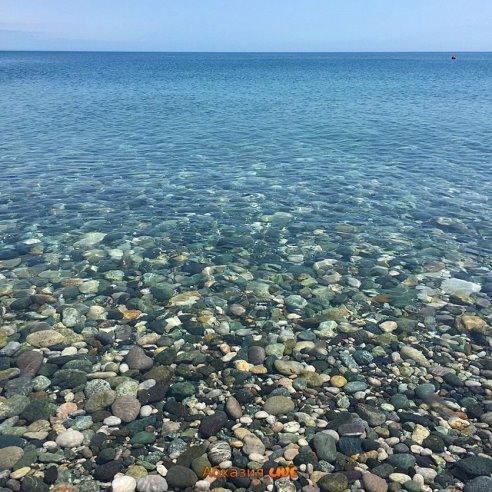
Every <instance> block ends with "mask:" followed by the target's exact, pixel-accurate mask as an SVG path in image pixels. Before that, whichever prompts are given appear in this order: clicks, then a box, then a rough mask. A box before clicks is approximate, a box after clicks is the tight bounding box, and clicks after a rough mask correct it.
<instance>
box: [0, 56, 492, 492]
mask: <svg viewBox="0 0 492 492" xmlns="http://www.w3.org/2000/svg"><path fill="white" fill-rule="evenodd" d="M105 56H106V57H107V58H105ZM125 56H126V58H125ZM159 56H161V57H159ZM166 56H167V58H166ZM166 56H165V55H150V54H149V55H146V56H144V55H141V56H140V57H139V56H137V55H131V54H127V55H124V54H119V55H118V54H114V55H101V54H99V55H97V54H72V55H63V54H59V55H53V54H51V55H42V54H31V55H29V54H24V55H20V54H17V55H14V54H0V63H3V65H2V66H4V67H6V70H5V71H4V72H3V74H2V75H0V87H1V88H3V91H2V93H3V95H2V96H0V107H1V108H3V110H4V111H3V113H4V115H5V117H4V118H3V122H2V123H0V130H2V127H3V125H4V124H5V123H6V125H5V127H4V128H3V130H4V131H0V134H1V135H3V136H2V137H0V163H1V167H2V169H1V170H0V317H1V318H0V321H1V324H0V491H2V492H3V491H5V492H7V491H21V492H24V491H25V492H31V491H35V492H37V491H39V492H44V491H53V492H97V491H108V492H110V491H113V492H133V491H137V492H165V491H188V492H206V491H215V492H226V491H239V492H247V491H253V492H265V491H272V492H275V491H278V492H296V491H302V492H346V491H350V492H359V491H360V492H362V491H367V492H398V491H408V492H432V491H437V490H446V491H450V492H453V491H462V490H463V491H464V492H487V491H490V490H492V478H491V477H492V458H491V447H492V382H491V381H492V356H491V350H490V348H491V335H492V328H491V324H492V321H491V320H492V307H491V296H492V263H491V261H490V260H491V252H492V241H491V235H492V227H491V222H490V219H491V217H492V207H491V204H490V187H489V185H490V183H491V178H492V176H491V173H490V170H491V165H492V162H491V161H490V156H491V155H492V154H491V148H490V143H488V144H487V143H486V140H487V139H486V138H485V137H484V135H485V134H486V133H487V131H488V132H490V130H491V127H490V121H488V120H487V118H486V113H487V108H488V109H490V108H491V107H492V100H491V97H490V93H488V95H485V94H484V92H482V91H486V87H487V84H490V81H491V80H492V71H491V61H490V57H489V58H488V59H486V60H485V61H483V60H481V59H479V60H474V59H471V60H470V61H468V63H469V65H466V60H465V61H464V62H463V65H462V66H463V67H464V68H453V70H463V72H457V73H453V74H451V75H449V73H448V71H449V70H450V69H449V68H448V67H447V65H446V66H444V63H445V62H441V61H440V60H437V61H436V60H434V59H433V58H430V59H426V58H424V59H423V60H420V59H419V60H418V61H415V60H413V59H404V60H403V61H402V60H400V59H398V60H393V59H391V58H388V59H386V58H385V59H383V61H379V62H377V63H376V62H374V60H372V59H370V57H369V59H363V60H362V61H360V60H358V61H357V60H353V59H348V60H345V59H338V58H336V57H335V58H334V59H333V58H330V57H329V56H328V55H326V56H327V57H328V58H323V57H321V59H320V58H314V55H313V58H310V57H309V56H307V55H306V56H307V58H306V57H304V58H303V57H302V56H301V55H299V58H295V57H294V58H292V57H289V56H288V55H285V56H284V58H282V57H281V56H280V55H278V57H275V56H274V55H263V56H261V55H257V58H255V55H250V58H248V57H247V56H246V55H243V56H244V57H246V58H241V56H240V55H237V56H236V57H233V56H232V55H230V56H231V57H230V58H227V56H226V55H203V56H202V57H200V56H199V55H195V58H191V59H190V58H187V55H182V56H179V55H173V56H171V55H166ZM190 56H191V55H190ZM221 56H222V57H224V58H221ZM269 56H270V58H269ZM333 56H335V55H333ZM408 56H410V55H408ZM429 56H430V55H429ZM9 57H10V58H9ZM57 57H58V58H57ZM238 57H239V58H238ZM272 57H273V58H272ZM279 57H280V58H279ZM354 63H355V64H356V65H357V66H359V67H362V68H358V69H356V70H360V71H361V73H359V76H364V77H367V79H368V81H367V87H368V88H367V91H368V92H367V93H366V94H365V95H364V98H363V99H360V97H361V93H360V92H359V90H360V88H359V87H358V86H357V84H355V83H353V84H351V83H350V82H347V81H348V80H350V79H348V78H347V77H348V74H349V73H351V71H352V70H353V64H354ZM375 63H376V64H375ZM423 65H424V66H426V67H427V69H428V70H430V71H431V73H432V74H433V75H432V76H433V77H434V79H433V83H434V84H437V85H438V86H439V84H444V79H445V77H444V75H443V74H446V77H448V78H449V77H454V78H453V79H452V80H454V81H455V83H456V86H457V87H462V88H463V87H466V88H467V90H468V91H469V92H468V93H469V100H467V101H466V104H465V103H463V105H462V106H461V105H457V106H456V105H454V106H453V105H452V103H451V101H450V99H448V98H447V97H448V96H446V97H443V98H442V100H441V101H440V102H439V103H435V106H434V108H435V109H434V110H432V111H429V112H428V113H426V114H425V115H423V114H422V115H421V116H419V117H420V118H421V121H420V123H419V124H420V126H418V127H417V126H412V125H413V123H414V122H415V120H414V119H413V116H412V111H413V110H414V109H412V108H415V102H414V101H410V100H409V99H408V94H409V93H410V92H411V89H416V88H419V87H420V86H419V84H420V83H421V82H420V81H419V79H418V76H417V73H418V72H419V70H420V69H419V70H418V69H417V68H418V67H422V66H423ZM327 67H328V68H327ZM403 67H406V68H403ZM265 71H267V72H268V73H270V74H274V75H272V76H271V77H269V76H267V77H266V78H265ZM327 71H328V72H327ZM401 72H404V75H401ZM470 73H471V74H472V75H470ZM89 74H94V77H93V78H92V79H91V78H90V77H89ZM245 74H249V75H248V77H250V78H249V79H247V78H245ZM306 74H309V77H308V79H306ZM395 74H396V75H395ZM393 77H395V78H396V80H394V78H393ZM410 79H411V80H412V82H411V83H410V82H408V81H409V80H410ZM226 80H227V84H229V85H231V86H232V87H233V88H234V91H233V92H229V93H228V94H229V96H224V99H222V96H221V95H222V94H223V90H222V89H223V85H224V84H225V83H226ZM75 81H77V84H78V85H76V83H75ZM484 81H485V82H484ZM301 82H304V84H305V87H304V89H303V91H302V94H301V93H300V92H299V91H300V88H299V87H300V83H301ZM347 83H348V93H347V92H346V91H347V86H346V84H347ZM381 84H383V85H384V86H385V89H384V90H386V91H387V93H386V94H388V95H393V96H394V97H397V101H398V103H399V111H401V114H400V120H399V121H401V123H398V122H397V120H396V117H395V120H391V121H388V118H387V114H388V113H387V111H388V106H387V105H386V104H388V105H389V104H390V102H387V103H385V102H384V101H386V100H385V99H384V98H382V96H381V99H374V97H375V94H376V93H377V92H378V91H379V90H382V89H381ZM402 84H403V86H404V87H405V90H406V92H404V93H402V95H400V96H395V92H393V91H394V90H395V91H396V88H397V87H401V85H402ZM405 84H407V85H405ZM260 85H261V87H262V89H261V91H258V87H259V86H260ZM410 85H411V87H410ZM199 86H200V87H201V89H200V90H199V89H197V87H199ZM26 88H28V90H26ZM192 88H194V90H193V91H192V90H191V89H192ZM433 90H435V89H434V88H433V87H432V88H429V87H428V86H427V88H426V89H424V93H423V95H422V96H421V97H422V101H421V104H422V105H424V106H425V105H426V103H428V102H429V101H431V100H432V101H433V97H434V95H435V94H434V92H432V91H433ZM121 91H126V92H124V93H123V95H122V94H121ZM425 91H431V92H432V93H427V92H425ZM231 94H232V95H231ZM326 94H330V97H331V99H330V101H331V102H329V103H328V102H326V101H327V99H326V98H325V96H326ZM43 95H44V96H43ZM322 96H323V97H322ZM326 97H327V96H326ZM388 97H389V96H388ZM449 97H450V98H451V96H449ZM290 98H292V100H291V99H290ZM253 99H254V100H255V104H252V102H251V101H252V100H253ZM369 100H371V101H372V104H371V105H367V106H366V105H365V102H367V101H369ZM475 100H477V101H479V100H480V101H481V103H480V104H481V106H480V107H479V106H475V105H474V101H475ZM14 101H15V102H14ZM289 101H290V102H292V104H288V103H289ZM378 101H383V102H379V103H378ZM484 101H485V102H484ZM342 103H343V104H342ZM393 104H394V102H392V103H391V105H393ZM478 104H479V102H477V105H478ZM451 107H453V108H454V111H455V113H456V114H459V115H460V118H461V119H460V123H459V124H458V123H457V122H456V121H455V120H454V119H452V117H451V115H450V114H449V112H446V110H449V109H450V108H451ZM480 108H482V109H480ZM28 114H29V115H30V116H28ZM328 114H329V116H327V115H328ZM419 115H420V113H419ZM37 119H39V120H40V121H44V122H45V123H46V127H45V128H43V127H40V126H39V124H37V121H36V120H37ZM289 119H290V126H289V127H288V128H286V127H285V124H286V121H287V120H289ZM372 120H374V121H373V122H372V123H370V122H371V121H372ZM357 122H359V123H360V125H361V126H360V127H357V125H356V124H357ZM361 122H362V123H361ZM38 123H39V122H38ZM36 124H37V131H36V132H34V131H33V128H34V127H35V126H36ZM363 124H364V125H365V126H364V125H363ZM400 125H401V126H400ZM354 126H355V127H357V128H358V129H357V131H355V132H354V134H350V135H349V134H348V133H347V132H348V128H352V129H353V128H354ZM450 127H452V128H453V131H454V132H455V135H457V136H456V137H453V139H451V140H450V141H446V138H447V137H446V135H447V134H448V133H447V132H449V128H450ZM207 128H208V130H207ZM226 128H229V129H230V131H229V133H228V132H227V130H226ZM431 128H433V130H430V129H431ZM62 129H63V132H62ZM122 129H124V131H123V130H122ZM59 135H63V138H62V139H58V136H59ZM375 135H376V136H375ZM383 135H385V138H387V140H388V141H389V144H388V146H387V147H386V146H380V144H379V143H378V142H380V141H381V139H382V136H383ZM6 137H7V138H6ZM407 137H411V142H412V143H411V144H410V143H408V140H406V139H407ZM457 155H460V158H459V159H458V158H456V156H457ZM410 162H415V163H416V164H415V165H414V166H413V167H412V166H411V165H410ZM234 470H235V472H234ZM289 470H294V472H293V473H292V475H290V474H289V473H288V471H289ZM221 472H222V473H221ZM282 474H283V475H282ZM284 475H285V476H284Z"/></svg>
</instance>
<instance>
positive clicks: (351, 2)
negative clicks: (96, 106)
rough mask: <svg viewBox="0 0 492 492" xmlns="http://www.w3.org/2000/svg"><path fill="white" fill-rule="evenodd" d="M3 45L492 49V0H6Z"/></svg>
mask: <svg viewBox="0 0 492 492" xmlns="http://www.w3.org/2000/svg"><path fill="white" fill-rule="evenodd" d="M0 50H47V51H49V50H60V51H65V50H67V51H70V50H75V51H79V50H80V51H492V1H490V0H425V1H424V0H398V1H395V0H370V1H368V0H139V1H137V0H104V1H101V0H71V1H69V2H67V1H66V0H43V2H40V1H39V0H1V1H0Z"/></svg>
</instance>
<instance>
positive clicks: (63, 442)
mask: <svg viewBox="0 0 492 492" xmlns="http://www.w3.org/2000/svg"><path fill="white" fill-rule="evenodd" d="M83 440H84V434H82V432H79V431H77V430H72V429H69V430H67V431H65V432H62V433H61V434H59V435H58V436H57V438H56V440H55V441H56V444H58V446H60V447H62V448H75V447H77V446H80V445H81V444H82V442H83Z"/></svg>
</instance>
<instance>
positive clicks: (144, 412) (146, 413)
mask: <svg viewBox="0 0 492 492" xmlns="http://www.w3.org/2000/svg"><path fill="white" fill-rule="evenodd" d="M150 415H152V407H151V406H150V405H144V406H143V407H142V408H141V409H140V416H141V417H150Z"/></svg>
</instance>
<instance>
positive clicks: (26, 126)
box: [0, 53, 492, 254]
mask: <svg viewBox="0 0 492 492" xmlns="http://www.w3.org/2000/svg"><path fill="white" fill-rule="evenodd" d="M0 89H1V90H0V114H1V118H0V164H1V169H0V178H1V182H0V193H1V197H2V203H1V207H0V220H1V222H2V227H3V228H6V227H8V224H15V225H16V228H17V233H20V232H21V231H20V230H19V229H20V228H22V229H23V230H25V229H27V230H30V231H35V230H36V231H39V232H41V233H46V234H55V233H56V234H58V233H62V232H63V233H66V234H68V235H69V236H70V235H72V234H74V233H76V232H78V231H79V230H83V231H90V230H93V229H97V230H99V229H101V230H105V231H112V232H115V231H118V232H121V233H124V234H128V235H132V234H133V233H134V232H135V229H136V228H138V227H139V223H140V222H141V221H143V222H145V223H146V228H147V229H148V233H150V234H151V235H152V234H157V233H158V231H159V233H169V234H171V235H172V242H173V244H174V245H176V246H177V245H178V244H183V245H186V244H187V243H188V242H189V241H190V240H194V239H192V238H194V237H198V236H199V235H200V234H201V233H202V232H204V231H205V232H206V231H210V230H211V229H216V231H217V233H218V234H221V235H223V236H225V237H227V238H228V239H231V240H238V239H239V238H240V237H241V236H242V235H245V236H246V237H247V238H248V239H251V238H253V239H254V238H256V239H258V240H261V239H262V238H263V235H264V231H258V230H257V229H255V227H254V226H253V224H254V223H255V222H256V221H258V220H261V217H262V215H268V214H272V213H275V212H285V213H289V214H291V216H292V217H291V219H290V220H289V224H290V227H291V228H292V229H291V230H292V235H293V236H294V237H299V236H301V235H303V234H307V236H308V237H309V236H310V234H311V233H312V230H313V229H314V228H317V227H321V228H325V229H327V230H328V231H330V229H332V228H333V226H334V224H337V223H339V222H343V223H349V224H352V225H354V226H357V227H358V228H359V229H358V237H359V239H360V240H363V239H364V240H368V241H369V242H372V241H376V242H381V241H382V242H385V243H386V244H388V243H387V241H388V239H389V237H390V236H391V235H392V234H394V235H396V236H399V237H400V238H401V239H403V240H406V241H408V247H409V248H413V247H416V248H422V247H425V246H426V245H427V244H433V243H435V244H436V245H441V247H445V248H446V249H447V248H450V247H451V248H456V249H474V250H475V251H476V253H477V254H484V252H485V251H484V249H483V248H484V247H485V245H484V239H485V237H486V236H488V234H489V233H490V230H489V229H488V225H487V221H486V219H487V218H490V202H489V201H488V200H487V197H488V193H489V192H490V188H489V185H490V178H491V155H492V119H491V117H490V116H491V114H492V55H490V54H472V53H470V54H462V55H460V56H459V59H458V61H456V62H452V61H451V59H450V56H449V55H448V54H441V53H435V54H151V53H149V54H136V53H135V54H130V53H1V54H0ZM55 211H56V215H55ZM439 216H446V217H450V218H451V219H452V220H454V221H456V222H457V223H459V224H460V227H461V226H462V227H463V231H460V230H458V231H456V230H452V231H449V230H446V231H443V230H442V228H439V227H437V228H436V226H435V219H436V218H437V217H439ZM164 219H165V220H170V219H173V220H174V219H176V220H178V221H182V223H181V225H180V226H179V227H174V226H163V225H162V222H163V220H164ZM149 228H150V229H149ZM458 229H459V228H458ZM267 243H268V242H267ZM292 247H294V248H295V244H293V245H292ZM267 249H270V250H271V249H272V245H270V246H268V245H267ZM485 249H486V248H485ZM270 252H271V253H273V251H270Z"/></svg>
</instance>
